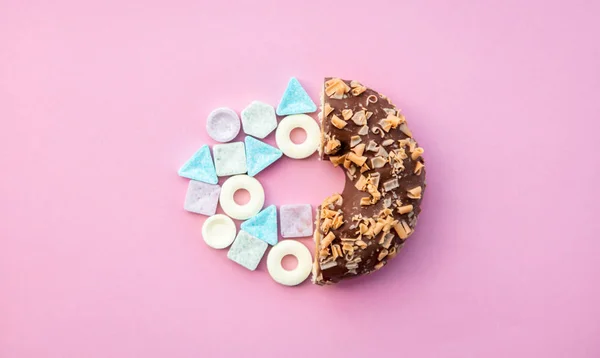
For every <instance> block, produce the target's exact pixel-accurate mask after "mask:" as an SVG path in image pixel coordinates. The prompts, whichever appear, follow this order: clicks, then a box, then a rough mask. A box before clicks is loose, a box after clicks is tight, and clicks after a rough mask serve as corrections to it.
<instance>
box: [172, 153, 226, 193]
mask: <svg viewBox="0 0 600 358" xmlns="http://www.w3.org/2000/svg"><path fill="white" fill-rule="evenodd" d="M178 174H179V175H180V176H182V177H184V178H188V179H192V180H198V181H202V182H205V183H208V184H217V183H218V181H219V179H218V178H217V173H216V172H215V165H214V164H213V160H212V158H211V156H210V148H209V147H208V145H203V146H202V147H201V148H200V149H199V150H198V151H197V152H196V153H194V155H193V156H192V157H191V158H190V159H188V161H187V162H185V164H184V165H183V166H182V167H181V168H180V169H179V172H178Z"/></svg>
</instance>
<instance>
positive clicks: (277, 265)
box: [267, 240, 312, 286]
mask: <svg viewBox="0 0 600 358" xmlns="http://www.w3.org/2000/svg"><path fill="white" fill-rule="evenodd" d="M286 255H292V256H295V257H296V259H297V260H298V266H296V268H295V269H293V270H286V269H284V268H283V266H282V265H281V260H282V259H283V258H284V257H285V256H286ZM311 269H312V257H311V256H310V251H308V249H307V248H306V246H304V245H303V244H302V243H300V242H299V241H296V240H283V241H280V242H279V243H278V244H277V245H275V246H273V248H272V249H271V251H270V252H269V256H268V257H267V270H268V271H269V275H271V277H272V278H273V280H275V282H277V283H280V284H282V285H286V286H296V285H299V284H301V283H302V282H304V280H306V279H307V278H308V275H310V272H311Z"/></svg>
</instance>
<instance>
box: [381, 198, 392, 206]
mask: <svg viewBox="0 0 600 358" xmlns="http://www.w3.org/2000/svg"><path fill="white" fill-rule="evenodd" d="M390 206H392V198H384V199H383V207H385V208H389V207H390Z"/></svg>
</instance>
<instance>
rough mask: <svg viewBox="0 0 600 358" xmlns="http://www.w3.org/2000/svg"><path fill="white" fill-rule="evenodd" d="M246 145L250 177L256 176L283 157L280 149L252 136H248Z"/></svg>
mask: <svg viewBox="0 0 600 358" xmlns="http://www.w3.org/2000/svg"><path fill="white" fill-rule="evenodd" d="M244 143H245V144H246V167H247V168H248V175H250V176H255V175H256V174H258V173H259V172H261V171H262V170H263V169H265V168H266V167H268V166H269V165H271V164H273V163H274V162H275V161H276V160H277V159H279V158H281V156H282V155H283V153H282V152H281V151H280V150H279V149H277V148H275V147H272V146H270V145H268V144H267V143H264V142H261V141H260V140H258V139H254V138H253V137H250V136H246V139H244Z"/></svg>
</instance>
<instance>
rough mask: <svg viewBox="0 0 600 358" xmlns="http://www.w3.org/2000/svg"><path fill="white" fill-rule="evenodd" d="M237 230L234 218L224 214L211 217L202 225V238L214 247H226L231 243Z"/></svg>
mask: <svg viewBox="0 0 600 358" xmlns="http://www.w3.org/2000/svg"><path fill="white" fill-rule="evenodd" d="M236 232H237V230H236V228H235V223H234V222H233V220H231V218H229V217H228V216H226V215H223V214H216V215H213V216H211V217H209V218H208V219H206V220H205V221H204V224H203V225H202V238H203V239H204V242H205V243H206V244H207V245H208V246H210V247H212V248H213V249H224V248H226V247H227V246H229V245H231V243H232V242H233V240H235V234H236Z"/></svg>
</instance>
